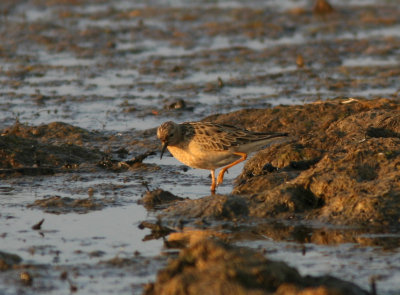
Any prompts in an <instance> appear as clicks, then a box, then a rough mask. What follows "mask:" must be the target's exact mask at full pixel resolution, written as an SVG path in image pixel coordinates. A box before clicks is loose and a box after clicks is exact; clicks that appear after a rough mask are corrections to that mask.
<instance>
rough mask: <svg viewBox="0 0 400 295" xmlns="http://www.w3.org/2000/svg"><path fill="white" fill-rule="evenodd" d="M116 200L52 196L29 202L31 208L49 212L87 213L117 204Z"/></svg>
mask: <svg viewBox="0 0 400 295" xmlns="http://www.w3.org/2000/svg"><path fill="white" fill-rule="evenodd" d="M115 204H116V202H115V200H113V199H110V198H103V199H95V198H91V197H89V198H84V199H73V198H69V197H60V196H51V197H44V198H43V199H40V200H36V201H34V202H33V203H32V204H29V205H28V207H29V208H32V207H33V208H41V209H43V210H44V211H45V212H47V213H53V214H62V213H72V212H74V213H87V212H89V211H93V210H101V209H103V207H105V206H107V205H115Z"/></svg>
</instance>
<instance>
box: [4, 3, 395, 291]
mask: <svg viewBox="0 0 400 295" xmlns="http://www.w3.org/2000/svg"><path fill="white" fill-rule="evenodd" d="M332 2H333V3H332V4H333V5H336V6H337V7H338V9H339V10H340V11H344V12H343V13H347V14H350V15H353V14H357V13H361V14H362V15H364V16H365V18H366V19H367V16H368V15H369V14H371V13H372V12H371V8H370V7H367V8H365V6H369V5H370V6H371V7H372V9H374V7H376V8H377V9H376V10H377V11H378V12H379V17H381V20H382V19H383V16H381V15H385V11H389V12H390V13H391V14H390V15H388V16H387V17H388V19H389V20H388V21H387V22H384V21H381V22H379V21H377V22H376V23H373V22H372V24H371V23H368V22H366V23H364V22H362V21H361V20H360V19H361V18H359V17H354V19H353V20H352V21H353V22H355V24H356V25H357V26H354V28H353V24H354V23H351V22H350V23H349V24H348V27H351V28H352V30H351V31H350V32H349V31H347V30H346V26H344V28H341V27H339V28H337V27H335V26H336V25H337V23H338V22H335V20H334V19H333V20H332V22H330V19H328V20H321V19H318V18H317V17H313V16H312V15H311V13H310V14H309V17H307V16H304V15H302V16H299V17H297V16H296V15H295V14H291V13H288V12H287V11H288V10H291V9H294V8H299V7H300V8H302V7H305V9H308V10H310V9H311V8H310V7H307V5H308V2H307V1H289V0H288V1H258V0H254V1H250V2H249V3H248V2H246V5H244V4H243V3H244V2H240V1H211V2H207V3H205V4H204V3H203V1H195V2H194V3H190V4H189V3H188V2H186V1H162V0H159V1H156V0H154V1H148V2H146V4H144V3H142V2H140V1H139V2H138V1H124V0H116V1H112V3H109V2H104V1H76V3H75V4H73V3H66V2H65V1H60V3H58V2H57V1H52V3H53V4H48V3H47V4H48V5H46V1H35V2H32V3H25V2H23V1H21V3H19V2H18V1H17V2H16V3H15V6H14V7H12V8H10V9H9V10H8V12H7V13H8V15H7V17H5V18H3V19H2V20H1V21H2V28H3V29H2V32H3V35H2V37H1V39H2V44H3V45H2V48H1V50H0V52H1V55H0V62H1V65H0V85H1V87H0V88H1V89H0V118H1V119H0V128H4V127H6V126H10V125H12V124H13V123H14V122H15V121H16V120H18V121H19V122H21V123H23V124H29V125H40V124H47V123H50V122H54V121H62V122H65V123H69V124H72V125H75V126H78V127H81V128H85V129H89V130H98V131H100V132H108V133H112V134H118V133H119V132H133V131H136V130H146V129H150V128H154V127H157V126H158V125H159V124H160V123H162V122H164V121H166V120H175V121H179V122H182V121H188V120H200V119H203V118H204V117H206V116H209V115H212V114H216V113H226V112H230V111H234V110H238V109H242V108H265V107H270V106H276V105H280V104H303V103H305V102H312V101H315V100H317V99H323V100H324V99H329V98H332V97H337V96H344V97H360V96H361V97H366V98H373V97H381V96H382V97H390V98H395V99H398V91H399V85H398V76H396V74H393V75H390V72H391V71H392V72H395V71H396V69H397V68H398V66H399V63H400V55H399V54H400V52H399V50H398V48H399V47H398V45H399V44H400V39H399V38H400V36H399V32H400V29H399V26H400V24H399V23H400V21H399V19H400V11H399V8H398V7H396V3H395V2H394V1H383V2H382V1H372V0H371V1H332ZM381 7H384V9H383V10H382V11H381V10H380V9H381ZM152 8H155V9H152ZM378 8H379V9H378ZM140 9H142V10H140ZM157 9H159V10H160V11H159V12H158V11H157ZM203 9H208V11H207V12H206V13H205V12H204V11H203ZM243 9H245V10H246V11H247V10H248V9H249V10H252V9H254V10H261V11H262V13H261V14H259V15H257V13H255V14H250V15H246V14H243V15H242V14H241V15H242V18H238V17H237V12H238V11H239V12H242V10H243ZM263 9H264V10H263ZM364 10H365V12H362V11H364ZM360 11H361V12H360ZM127 15H128V16H127ZM254 15H256V16H260V15H261V16H267V17H269V18H271V20H270V22H271V23H274V24H276V25H277V27H273V26H270V27H268V29H267V30H265V31H263V30H261V31H260V32H259V35H257V34H256V35H252V31H251V30H249V31H246V28H247V26H246V25H243V26H239V27H237V28H231V27H230V25H231V24H232V23H236V22H238V23H240V22H242V21H243V22H248V23H249V24H252V17H254ZM339 17H340V16H339ZM379 17H378V16H377V18H376V19H378V20H379ZM343 18H345V17H343ZM347 19H348V18H347ZM376 19H375V20H376ZM341 20H342V19H341ZM367 20H368V19H367ZM373 20H374V19H373ZM383 20H384V19H383ZM343 22H344V21H343ZM214 23H218V26H215V25H214ZM339 23H340V22H339ZM329 24H330V27H329ZM253 25H254V30H257V24H253ZM29 26H31V31H29V32H30V33H27V31H25V29H24V27H29ZM327 27H328V28H330V29H327ZM11 28H15V29H13V30H11ZM274 30H276V32H275V31H274ZM327 31H328V32H327ZM11 40H17V41H16V42H13V41H11ZM357 42H360V43H357ZM353 43H354V44H353ZM360 44H361V45H360ZM350 49H351V50H350ZM299 54H301V55H303V57H304V63H305V65H304V67H302V68H300V67H298V66H297V65H296V56H297V55H299ZM381 73H386V74H387V75H383V76H382V77H380V76H379V75H380V74H381ZM218 79H221V80H222V82H223V85H219V84H218V83H219V81H218ZM179 99H183V100H184V101H185V102H186V106H187V108H183V109H168V105H170V104H171V103H173V102H175V101H177V100H179ZM144 163H145V164H146V165H148V166H150V167H154V166H159V167H160V169H159V170H143V171H134V172H132V171H127V172H121V173H114V172H107V171H104V172H95V173H91V172H86V173H77V174H74V173H59V174H56V175H54V176H36V177H30V176H23V177H22V176H21V177H16V178H7V179H1V183H0V207H1V213H0V241H1V243H0V245H1V246H0V250H1V251H6V252H10V253H14V254H17V255H19V256H21V257H22V258H23V259H24V263H30V264H35V265H41V266H42V267H39V268H37V269H34V270H32V272H33V273H34V275H35V276H36V277H35V283H34V285H33V287H27V286H22V285H21V284H20V283H19V281H18V272H17V271H14V272H9V273H8V275H6V276H4V277H1V278H0V282H1V283H2V284H3V285H4V286H5V290H4V294H17V293H20V292H29V293H30V294H42V292H46V294H69V293H70V284H71V283H67V282H66V281H63V280H60V279H59V276H60V274H61V273H62V272H63V271H68V273H69V274H71V275H70V278H71V282H72V283H73V284H75V285H76V286H77V288H78V290H79V294H96V293H99V292H102V293H103V294H112V293H116V294H132V292H140V290H141V288H142V284H143V283H146V282H148V281H151V280H154V278H155V275H156V271H157V270H158V269H160V268H161V267H162V266H163V265H165V262H166V259H167V256H168V255H167V254H166V255H165V256H164V254H165V253H168V252H169V251H168V250H165V249H163V241H162V240H148V241H145V242H144V241H143V239H144V238H145V236H146V235H148V234H149V233H150V232H149V230H147V229H144V230H140V229H139V228H138V225H139V223H140V222H141V221H143V220H152V221H154V220H155V219H156V217H155V215H156V213H154V212H148V211H146V210H145V209H144V207H142V206H140V205H138V204H137V203H136V202H137V201H138V200H139V199H140V198H141V196H142V195H143V194H144V193H145V191H146V187H145V186H144V185H143V184H142V182H143V181H145V182H147V183H148V186H149V188H150V189H156V188H162V189H164V190H168V191H171V192H172V193H174V194H176V195H179V196H181V197H189V198H192V199H196V198H201V197H204V196H207V195H209V186H210V181H211V180H210V178H209V172H208V171H205V170H195V169H188V170H187V171H186V170H185V169H184V168H183V166H182V165H181V164H180V163H179V162H177V161H176V160H175V159H173V158H172V157H168V156H167V157H164V158H163V159H162V160H161V161H160V160H159V158H158V155H155V156H150V157H148V158H147V159H146V160H145V161H144ZM242 169H243V164H242V165H238V166H236V167H234V168H233V169H231V170H230V171H229V172H230V173H229V174H227V175H226V177H225V181H224V184H223V185H222V186H221V187H219V188H218V192H219V193H222V194H229V193H230V192H231V191H232V187H233V181H234V179H235V178H236V176H237V175H239V174H240V172H241V171H242ZM89 188H94V195H93V198H99V199H101V198H106V199H110V200H113V202H112V204H111V205H108V206H105V207H104V208H103V209H101V210H97V211H90V212H88V213H85V214H77V213H67V214H52V213H46V212H44V211H43V210H41V209H38V208H27V207H26V206H27V205H28V204H31V203H33V202H34V201H35V200H37V199H41V198H44V197H45V196H55V195H58V196H62V197H71V198H87V197H88V189H89ZM41 219H44V220H45V221H44V223H43V225H42V230H40V231H34V230H32V229H31V227H32V225H34V224H35V223H37V222H38V221H39V220H41ZM323 226H325V225H321V226H319V228H320V227H323ZM311 230H312V229H311ZM393 235H394V238H398V232H395V233H393ZM369 237H370V236H368V235H367V236H366V238H367V239H368V238H369ZM374 238H377V237H376V236H375V237H374ZM378 238H381V239H386V238H388V237H386V236H379V235H378ZM238 243H239V244H242V245H246V246H248V247H254V248H263V249H265V250H266V252H267V254H266V255H267V256H268V257H270V258H272V259H281V260H284V261H286V262H287V263H289V264H290V265H291V266H295V267H297V268H298V269H299V271H300V272H301V273H302V274H312V275H320V274H324V273H329V274H332V275H335V276H337V277H339V278H342V279H346V280H351V281H353V282H354V283H356V284H358V285H360V286H363V287H364V288H366V289H368V288H369V287H368V286H369V281H370V278H371V277H375V278H376V282H377V286H378V294H384V295H385V294H386V295H389V294H396V292H397V291H398V290H399V289H400V279H399V276H400V269H399V267H398V265H400V254H399V253H400V252H399V248H398V247H394V248H393V247H392V248H391V249H390V250H387V249H384V247H381V246H363V245H362V244H358V243H350V244H347V243H343V244H338V245H319V244H313V243H309V244H305V245H303V244H299V243H297V242H293V241H290V240H285V241H279V240H272V239H270V238H268V237H259V238H258V239H254V240H244V241H241V242H238ZM303 246H304V247H305V248H306V254H305V255H303V254H302V249H303V248H302V247H303ZM164 252H165V253H164ZM115 257H118V258H127V259H131V262H130V263H131V265H130V266H129V267H127V266H110V265H108V264H102V263H100V262H101V261H107V260H110V259H112V258H115ZM132 265H133V266H132ZM29 288H30V289H29ZM27 290H29V291H27Z"/></svg>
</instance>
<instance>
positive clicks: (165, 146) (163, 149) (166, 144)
mask: <svg viewBox="0 0 400 295" xmlns="http://www.w3.org/2000/svg"><path fill="white" fill-rule="evenodd" d="M167 146H168V141H164V142H163V146H162V149H161V156H160V160H161V159H162V156H163V154H164V152H165V149H166V148H167Z"/></svg>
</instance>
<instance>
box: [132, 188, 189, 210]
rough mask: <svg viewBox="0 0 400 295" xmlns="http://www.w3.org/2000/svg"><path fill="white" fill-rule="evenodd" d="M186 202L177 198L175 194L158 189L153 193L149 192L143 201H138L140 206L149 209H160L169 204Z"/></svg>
mask: <svg viewBox="0 0 400 295" xmlns="http://www.w3.org/2000/svg"><path fill="white" fill-rule="evenodd" d="M182 200H184V199H183V198H181V197H178V196H175V195H174V194H172V193H170V192H168V191H164V190H162V189H157V190H153V191H147V192H146V193H145V194H144V196H143V197H142V199H140V200H139V201H138V203H139V204H143V206H144V207H145V208H146V209H147V210H150V209H160V208H162V207H165V206H166V205H168V204H171V203H174V202H177V201H182Z"/></svg>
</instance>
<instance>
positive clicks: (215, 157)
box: [168, 146, 240, 170]
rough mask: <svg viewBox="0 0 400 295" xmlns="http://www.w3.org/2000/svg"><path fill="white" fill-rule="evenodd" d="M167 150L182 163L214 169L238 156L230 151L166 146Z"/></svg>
mask: <svg viewBox="0 0 400 295" xmlns="http://www.w3.org/2000/svg"><path fill="white" fill-rule="evenodd" d="M168 150H169V152H170V153H171V154H172V155H173V156H174V157H175V158H176V159H177V160H178V161H180V162H182V163H183V164H185V165H187V166H190V167H193V168H200V169H208V170H214V169H217V168H220V167H223V166H226V165H228V164H230V163H232V162H233V161H235V160H237V159H239V158H240V156H238V155H235V154H232V152H230V151H202V150H199V149H181V148H178V147H175V146H168Z"/></svg>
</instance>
